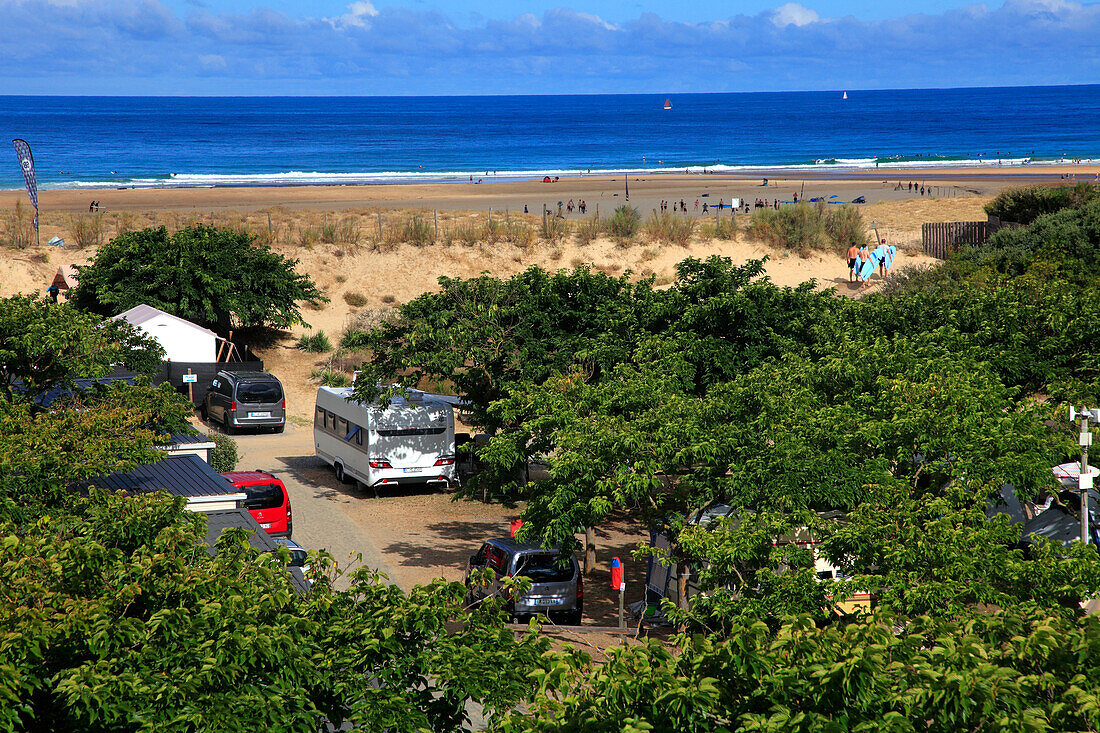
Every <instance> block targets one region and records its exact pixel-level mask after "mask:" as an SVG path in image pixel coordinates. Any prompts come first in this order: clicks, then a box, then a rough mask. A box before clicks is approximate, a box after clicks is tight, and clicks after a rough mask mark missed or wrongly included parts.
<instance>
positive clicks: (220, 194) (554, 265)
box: [0, 168, 1100, 418]
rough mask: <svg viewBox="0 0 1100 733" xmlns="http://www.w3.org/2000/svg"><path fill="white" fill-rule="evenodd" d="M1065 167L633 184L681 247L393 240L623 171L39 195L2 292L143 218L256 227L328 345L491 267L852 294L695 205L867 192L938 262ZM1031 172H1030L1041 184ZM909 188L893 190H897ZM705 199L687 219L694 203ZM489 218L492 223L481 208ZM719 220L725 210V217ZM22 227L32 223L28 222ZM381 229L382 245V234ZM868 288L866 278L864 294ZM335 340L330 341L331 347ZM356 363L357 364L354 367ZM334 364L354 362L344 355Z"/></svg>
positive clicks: (833, 266)
mask: <svg viewBox="0 0 1100 733" xmlns="http://www.w3.org/2000/svg"><path fill="white" fill-rule="evenodd" d="M1067 171H1073V172H1075V173H1076V174H1077V176H1078V179H1079V180H1080V179H1083V178H1085V177H1086V176H1088V177H1092V176H1095V175H1096V173H1097V172H1100V171H1097V170H1094V169H1087V170H1086V169H1082V168H1067V169H1065V170H1063V169H1062V168H1042V169H1041V171H1040V169H1037V168H1013V169H987V168H983V169H958V170H953V169H936V170H928V169H918V170H911V171H891V173H890V178H889V179H884V178H880V177H876V178H869V177H863V178H851V179H843V180H837V179H827V178H806V179H805V181H803V180H802V179H798V180H795V179H790V178H787V179H782V180H771V179H770V180H769V182H768V185H767V186H762V185H761V183H762V180H760V179H757V178H753V179H747V178H744V177H734V176H718V175H706V176H703V175H687V176H685V175H655V176H645V177H641V176H639V177H638V178H637V179H634V178H632V179H631V180H630V182H629V183H630V202H629V203H630V204H631V205H632V206H635V207H637V208H638V209H639V210H640V211H641V213H642V215H643V217H645V216H648V215H649V212H650V211H651V210H653V209H656V208H658V206H659V204H660V202H661V201H662V200H664V201H668V202H670V203H671V202H677V203H678V202H679V201H680V200H681V199H682V200H683V201H684V202H685V204H686V205H687V209H688V211H687V213H686V214H685V216H688V217H696V218H698V219H699V220H700V226H698V227H697V232H699V234H697V235H696V236H695V237H693V238H692V240H691V241H690V242H689V243H688V244H687V245H686V246H679V245H669V244H661V243H657V242H652V241H648V240H647V239H646V237H645V236H644V235H639V237H638V238H637V239H636V241H634V242H633V243H630V244H626V245H624V244H622V243H616V242H612V241H611V240H609V239H606V238H599V239H596V240H595V241H592V242H588V243H581V242H580V241H579V240H578V239H577V238H576V237H574V236H567V237H566V238H565V239H564V240H562V241H560V242H555V243H551V242H547V241H544V240H542V239H540V238H538V237H533V238H532V239H531V241H529V242H526V243H518V242H504V241H498V242H494V243H489V242H476V243H472V242H468V241H460V240H458V239H456V240H453V241H449V242H443V241H440V242H437V243H435V244H431V245H426V246H416V245H414V244H411V243H407V242H402V241H400V231H399V230H400V227H401V226H402V225H403V222H406V221H408V220H409V219H410V218H411V217H413V216H421V217H423V218H424V220H426V221H428V222H431V223H433V224H434V223H435V222H436V221H438V227H439V230H440V231H443V230H449V231H452V232H453V231H455V230H456V229H457V228H459V227H462V226H466V225H476V226H481V225H482V224H484V223H485V222H486V221H487V220H488V218H489V217H490V216H493V217H498V218H499V217H502V216H503V217H508V218H510V219H513V220H518V221H521V222H523V223H525V224H526V227H527V229H528V230H530V231H532V232H534V231H537V229H538V227H539V224H540V214H541V211H542V206H543V205H546V206H547V207H548V208H550V209H551V210H553V211H555V212H556V210H557V202H558V201H562V202H563V203H567V202H568V201H569V200H570V199H572V200H573V201H574V202H575V203H576V202H579V201H580V200H585V201H586V202H587V208H588V211H587V215H586V216H587V217H589V218H591V217H592V216H594V215H595V214H596V213H597V209H598V212H599V214H600V215H601V216H604V217H606V216H609V215H610V214H611V212H612V211H613V209H614V208H615V207H616V206H618V205H620V204H622V203H625V202H626V196H625V186H624V182H623V180H622V178H617V179H616V178H607V177H595V176H593V177H579V178H562V179H561V180H559V181H558V182H557V183H552V184H546V183H542V182H539V181H486V182H483V183H480V184H477V183H474V184H470V183H465V184H463V183H452V184H416V185H403V184H387V185H369V186H306V187H253V188H176V189H123V190H115V189H100V190H80V191H73V190H47V191H43V192H42V193H41V199H40V200H41V207H42V225H41V240H42V242H46V241H48V240H49V239H50V238H51V237H54V236H58V237H61V238H63V239H65V240H66V245H65V246H64V247H50V246H45V245H44V244H43V245H42V246H31V247H28V248H27V249H23V250H14V249H3V250H0V296H8V295H11V294H13V293H21V292H34V291H36V290H37V291H42V290H44V289H45V287H46V286H47V285H48V282H49V281H50V280H51V279H52V278H53V275H54V273H55V272H56V271H57V268H58V267H59V266H61V265H72V264H84V263H87V262H88V261H90V259H91V258H92V257H93V256H94V254H95V251H96V249H97V248H96V247H95V246H94V245H92V246H85V247H79V246H77V247H74V246H73V245H74V244H76V237H75V236H74V231H75V229H76V228H77V227H78V226H80V224H81V223H82V222H83V223H88V222H91V221H95V222H97V223H96V227H98V229H97V231H98V236H99V238H100V241H107V240H109V239H110V238H111V237H112V236H114V235H115V234H116V233H117V232H118V231H121V230H125V229H135V228H140V227H145V226H150V225H153V224H157V225H166V226H168V227H169V229H172V228H178V227H181V226H186V225H188V224H191V223H196V222H202V223H206V224H214V225H217V226H229V227H235V228H241V229H245V230H248V231H251V232H254V233H256V232H261V233H267V234H268V235H269V239H270V242H271V244H272V246H273V247H274V249H275V250H276V251H278V252H280V253H281V254H283V255H285V256H287V257H290V258H292V259H296V260H299V262H300V264H299V269H300V270H301V271H303V272H306V273H308V274H309V275H310V276H311V277H312V278H313V279H314V281H315V282H316V283H317V284H318V286H319V287H320V288H321V289H322V291H323V292H324V293H325V294H326V295H327V296H328V297H329V299H330V301H329V303H327V304H325V305H324V306H322V307H321V308H319V309H316V310H314V309H308V308H307V309H305V310H304V311H303V315H304V317H305V320H306V321H308V322H309V324H310V327H311V328H312V329H313V330H324V331H325V332H326V333H327V334H329V335H330V336H333V337H337V336H338V335H339V334H340V333H341V332H342V331H343V330H344V328H345V327H346V326H347V325H348V323H350V322H351V321H352V320H354V319H357V318H364V317H366V318H367V319H368V320H369V319H370V318H376V317H378V315H379V314H381V313H384V312H386V311H388V310H390V309H392V308H393V307H395V306H396V305H398V304H400V303H403V302H407V301H409V300H411V299H413V298H415V297H416V296H418V295H420V294H421V293H424V292H426V291H429V290H433V289H435V288H436V287H437V281H438V278H439V277H441V276H450V277H473V276H476V275H478V274H480V273H482V272H490V273H492V274H494V275H497V276H500V277H507V276H510V275H512V274H514V273H516V272H520V271H522V270H524V269H526V268H528V267H531V266H538V267H542V268H545V269H550V270H556V269H560V268H573V267H577V266H581V265H588V266H591V267H592V268H594V269H598V270H601V271H603V272H605V273H607V274H609V275H614V276H617V275H621V274H623V273H625V272H627V271H630V272H631V273H633V277H654V278H655V281H656V283H657V284H658V285H659V286H662V285H665V284H667V283H670V282H671V281H672V280H673V278H674V277H675V267H676V264H677V263H678V262H680V261H681V260H683V259H684V258H686V257H698V258H704V257H708V256H710V255H721V256H724V257H729V258H730V259H732V260H733V261H734V262H745V261H747V260H750V259H757V258H761V257H767V258H768V259H769V261H768V264H767V274H768V277H770V278H771V279H772V280H773V281H774V282H776V283H777V284H779V285H782V286H794V285H798V284H800V283H802V282H805V281H807V280H811V279H812V280H814V281H815V282H816V284H817V287H819V288H836V289H837V291H838V292H839V293H840V294H843V295H852V296H857V295H858V294H859V293H860V292H861V291H860V290H859V287H858V285H853V284H851V283H849V279H848V271H847V268H846V265H845V263H844V262H843V260H842V259H841V258H840V257H839V256H838V255H835V254H833V253H815V254H812V255H810V256H808V257H804V258H803V257H798V256H796V255H793V254H791V253H789V252H785V251H778V250H775V249H773V248H771V247H769V246H767V245H765V244H763V243H761V242H758V241H755V240H753V239H751V238H750V237H749V236H748V234H747V232H746V231H745V230H746V226H745V225H746V224H747V222H748V217H745V216H743V215H741V216H739V217H738V221H739V223H740V224H741V225H742V226H741V230H740V233H739V234H738V235H737V236H736V237H735V238H734V239H732V240H715V239H708V238H706V237H705V236H702V232H703V226H702V225H704V224H706V222H707V220H709V219H710V218H711V217H713V213H710V212H708V213H707V214H706V215H705V218H704V214H703V213H702V204H703V203H704V202H707V203H708V209H710V205H713V204H714V203H717V202H718V201H719V200H724V201H725V202H728V201H729V200H730V199H731V198H733V197H738V198H742V199H747V200H748V201H749V202H750V203H751V202H753V201H755V200H756V199H757V198H760V199H767V200H768V201H769V203H770V202H771V201H772V200H775V199H780V200H791V198H792V196H793V194H794V193H795V192H798V193H800V194H801V196H800V197H801V198H804V199H809V198H811V197H824V198H828V197H830V196H833V195H835V198H833V199H830V200H833V201H851V200H852V199H854V198H856V197H858V196H865V197H866V200H867V203H866V204H863V205H861V206H860V210H861V213H862V215H863V219H864V222H865V224H866V226H867V227H868V228H871V227H872V226H873V227H874V228H875V229H876V230H877V232H878V233H879V235H880V236H883V237H886V238H888V239H889V241H890V242H891V243H893V244H896V245H898V247H899V249H900V250H901V256H900V257H899V259H898V264H897V266H898V267H905V266H912V265H923V264H928V263H931V262H933V261H934V260H932V259H931V258H929V257H927V256H926V255H924V254H923V253H922V252H921V248H920V227H921V224H923V223H925V222H936V221H974V220H981V219H984V218H985V212H984V210H983V207H984V205H985V204H986V203H987V202H988V201H989V200H990V198H991V197H992V196H993V195H995V194H996V193H997V192H998V191H1000V190H1002V189H1003V188H1005V187H1007V186H1016V185H1023V184H1028V183H1037V182H1039V183H1048V184H1058V183H1064V182H1065V181H1064V180H1063V179H1062V178H1061V176H1062V175H1064V174H1065V173H1066V172H1067ZM1040 173H1041V175H1040ZM910 180H912V181H916V182H917V183H918V184H920V183H923V184H924V185H925V186H926V187H930V188H926V194H925V195H923V196H922V195H920V194H919V193H913V192H910V191H909V190H908V186H907V184H908V182H909V181H910ZM899 181H900V182H903V183H905V184H906V185H905V186H903V187H902V189H901V190H898V185H897V184H898V182H899ZM25 199H26V194H25V192H22V191H3V192H0V213H4V214H5V215H6V214H8V213H10V212H11V211H12V208H13V207H14V206H15V205H16V202H17V201H21V202H22V205H23V206H24V208H25V209H26V201H25ZM92 200H95V201H98V202H99V206H100V211H99V216H98V217H97V216H95V214H91V215H90V214H89V213H88V205H89V203H90V202H91V201H92ZM696 200H698V201H699V202H700V205H699V209H698V210H696V208H695V202H696ZM525 205H526V206H527V207H528V212H529V213H528V214H527V215H526V216H525V215H523V214H522V211H523V207H524V206H525ZM490 211H491V212H492V214H490ZM563 213H564V214H565V217H566V218H567V219H570V220H572V222H573V225H576V223H577V222H578V221H579V220H580V219H583V218H585V216H582V215H581V214H580V213H579V211H576V210H575V211H574V212H573V213H572V214H569V213H568V212H567V211H565V212H563ZM721 215H722V216H723V217H724V218H726V217H728V216H729V209H728V208H726V209H723V210H722V213H721ZM28 221H29V216H28ZM337 222H339V223H340V225H341V227H342V229H341V231H342V232H347V233H348V234H346V235H341V236H337V237H336V238H332V237H329V238H328V239H326V238H324V237H323V236H320V235H319V232H321V231H322V226H324V225H328V224H335V223H337ZM380 225H381V226H382V229H383V236H381V237H379V236H378V227H379V226H380ZM878 282H879V279H878V277H877V276H876V277H875V278H874V279H873V280H872V285H873V287H877V285H878ZM307 330H308V329H307V328H306V327H302V326H299V327H296V328H294V329H292V330H291V332H289V333H287V334H286V335H285V336H284V338H283V339H281V340H280V341H278V342H277V343H275V344H273V345H271V346H270V347H268V348H266V349H264V350H263V351H262V356H263V358H264V359H265V361H266V362H267V364H268V365H269V368H271V369H272V370H273V371H274V372H275V373H277V374H278V375H279V376H280V378H282V379H283V381H284V384H286V386H287V392H288V395H291V396H294V397H295V399H293V400H291V404H292V405H295V406H297V407H300V408H301V409H295V410H293V411H292V412H299V413H301V414H300V417H302V418H305V417H306V413H308V412H309V411H308V410H307V409H306V408H307V407H308V406H309V405H310V404H311V399H310V395H311V394H312V392H313V391H314V390H315V389H316V385H315V384H314V383H313V382H311V381H310V375H311V373H312V372H313V371H314V370H317V369H321V368H324V367H325V366H326V365H328V357H326V356H318V355H311V354H306V353H303V352H301V351H298V350H297V349H294V348H293V344H294V339H296V338H297V336H298V335H300V334H302V333H305V332H307ZM334 340H335V339H334ZM351 360H352V361H354V357H352V359H351ZM336 366H337V367H338V368H339V367H349V366H351V364H350V363H348V364H344V363H342V362H339V363H337V364H336Z"/></svg>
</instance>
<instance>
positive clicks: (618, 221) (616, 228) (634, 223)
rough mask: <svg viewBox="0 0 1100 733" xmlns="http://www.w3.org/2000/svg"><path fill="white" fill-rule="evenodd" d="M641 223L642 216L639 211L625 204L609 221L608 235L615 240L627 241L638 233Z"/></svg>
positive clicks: (616, 210) (617, 209)
mask: <svg viewBox="0 0 1100 733" xmlns="http://www.w3.org/2000/svg"><path fill="white" fill-rule="evenodd" d="M641 223H642V215H641V214H639V213H638V210H637V209H635V208H634V207H633V206H631V205H629V204H623V205H622V206H619V207H618V208H616V209H615V213H613V214H612V215H611V218H610V219H608V220H607V233H608V234H610V235H611V236H612V237H614V238H615V239H618V240H620V241H625V240H627V239H630V238H631V237H633V236H634V235H635V234H636V233H637V231H638V227H639V226H641Z"/></svg>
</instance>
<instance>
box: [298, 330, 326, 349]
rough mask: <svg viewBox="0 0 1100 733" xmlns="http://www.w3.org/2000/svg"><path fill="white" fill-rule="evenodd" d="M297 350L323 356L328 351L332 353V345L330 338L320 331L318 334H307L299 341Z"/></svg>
mask: <svg viewBox="0 0 1100 733" xmlns="http://www.w3.org/2000/svg"><path fill="white" fill-rule="evenodd" d="M296 348H298V349H301V350H302V351H308V352H310V353H311V354H323V353H325V352H326V351H332V343H331V342H330V341H329V340H328V336H326V335H325V332H324V331H318V332H317V333H310V334H305V335H303V336H302V337H301V338H299V339H298V344H297V346H296Z"/></svg>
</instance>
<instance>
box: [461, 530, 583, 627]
mask: <svg viewBox="0 0 1100 733" xmlns="http://www.w3.org/2000/svg"><path fill="white" fill-rule="evenodd" d="M485 567H488V568H491V569H492V570H493V574H494V580H493V582H492V583H491V584H489V585H488V586H481V585H475V584H473V583H471V582H470V573H471V571H473V570H475V569H480V568H485ZM506 575H512V576H520V575H522V576H526V577H528V578H530V579H531V590H530V592H529V593H527V595H525V596H523V597H522V598H516V599H508V600H507V604H506V609H507V611H508V614H509V615H511V616H513V617H515V618H527V617H530V616H533V615H535V614H543V615H545V616H547V617H549V618H551V619H554V620H555V621H556V620H558V619H559V618H560V619H561V621H562V622H563V623H567V624H579V623H580V622H581V616H582V615H583V613H584V579H583V578H582V577H581V571H580V566H579V565H577V560H576V558H574V557H571V556H570V557H566V558H562V556H561V553H560V552H559V551H558V550H556V549H550V550H547V549H543V548H541V547H539V546H538V545H528V544H524V543H522V542H517V541H516V540H515V539H513V538H511V537H504V538H501V539H496V540H489V541H488V542H486V543H485V544H483V545H482V546H481V549H479V550H478V551H477V554H476V555H474V556H473V557H471V558H470V562H469V563H468V564H467V565H466V575H465V578H466V585H467V587H468V588H469V590H468V592H467V595H466V602H467V603H468V604H474V603H479V602H480V601H482V600H483V599H485V598H487V597H489V596H492V595H502V594H503V593H504V590H503V585H502V583H501V579H502V578H503V577H504V576H506Z"/></svg>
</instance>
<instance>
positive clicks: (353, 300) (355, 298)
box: [344, 292, 367, 308]
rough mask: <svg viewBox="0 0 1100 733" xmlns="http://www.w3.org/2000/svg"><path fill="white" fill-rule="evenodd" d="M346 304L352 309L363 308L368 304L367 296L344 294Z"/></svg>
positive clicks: (351, 293)
mask: <svg viewBox="0 0 1100 733" xmlns="http://www.w3.org/2000/svg"><path fill="white" fill-rule="evenodd" d="M344 302H345V303H347V304H348V305H350V306H351V307H352V308H362V307H363V306H365V305H366V304H367V296H365V295H363V294H362V293H353V292H349V293H344Z"/></svg>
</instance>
